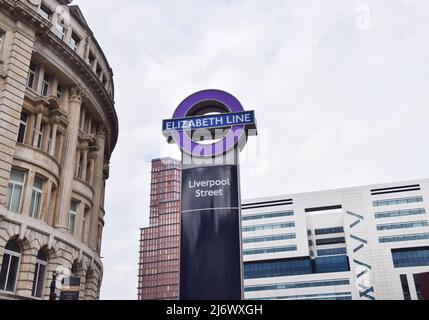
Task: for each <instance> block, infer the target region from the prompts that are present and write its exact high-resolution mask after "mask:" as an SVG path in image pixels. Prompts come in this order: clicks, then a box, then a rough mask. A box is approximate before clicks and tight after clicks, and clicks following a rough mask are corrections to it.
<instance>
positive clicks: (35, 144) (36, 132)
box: [33, 106, 44, 148]
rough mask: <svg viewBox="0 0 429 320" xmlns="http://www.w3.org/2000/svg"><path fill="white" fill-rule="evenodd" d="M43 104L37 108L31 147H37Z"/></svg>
mask: <svg viewBox="0 0 429 320" xmlns="http://www.w3.org/2000/svg"><path fill="white" fill-rule="evenodd" d="M43 111H44V110H43V106H39V107H38V108H37V111H36V113H37V118H36V126H35V127H34V136H33V147H35V148H37V145H38V144H39V138H40V137H39V133H40V128H41V127H42V117H43Z"/></svg>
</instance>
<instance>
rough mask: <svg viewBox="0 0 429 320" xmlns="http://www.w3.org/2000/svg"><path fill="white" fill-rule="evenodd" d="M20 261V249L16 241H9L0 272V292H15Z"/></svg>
mask: <svg viewBox="0 0 429 320" xmlns="http://www.w3.org/2000/svg"><path fill="white" fill-rule="evenodd" d="M20 260H21V247H20V246H19V244H18V243H17V242H16V241H14V240H12V241H9V242H8V243H7V244H6V247H5V251H4V256H3V263H2V266H1V271H0V290H3V291H9V292H15V286H16V279H17V276H18V268H19V263H20Z"/></svg>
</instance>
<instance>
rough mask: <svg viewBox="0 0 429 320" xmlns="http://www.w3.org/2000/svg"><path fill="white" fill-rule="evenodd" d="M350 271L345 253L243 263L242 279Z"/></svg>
mask: <svg viewBox="0 0 429 320" xmlns="http://www.w3.org/2000/svg"><path fill="white" fill-rule="evenodd" d="M344 271H350V265H349V259H348V257H347V256H346V255H342V256H331V257H323V258H316V259H315V260H314V259H310V258H309V257H305V258H293V259H281V260H280V259H279V260H270V261H261V262H247V263H245V264H244V279H258V278H271V277H287V276H294V275H303V274H314V273H330V272H344Z"/></svg>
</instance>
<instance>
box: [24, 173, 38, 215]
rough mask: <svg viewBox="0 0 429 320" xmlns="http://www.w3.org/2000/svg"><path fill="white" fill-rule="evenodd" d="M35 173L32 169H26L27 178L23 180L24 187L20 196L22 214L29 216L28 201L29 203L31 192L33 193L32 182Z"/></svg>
mask: <svg viewBox="0 0 429 320" xmlns="http://www.w3.org/2000/svg"><path fill="white" fill-rule="evenodd" d="M35 177H36V173H35V172H34V171H31V170H30V171H28V175H27V180H26V182H25V188H24V193H23V198H22V204H23V205H22V214H23V215H26V216H29V215H30V203H31V194H32V193H33V184H34V178H35Z"/></svg>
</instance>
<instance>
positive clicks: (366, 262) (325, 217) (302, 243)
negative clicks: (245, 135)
mask: <svg viewBox="0 0 429 320" xmlns="http://www.w3.org/2000/svg"><path fill="white" fill-rule="evenodd" d="M428 201H429V179H425V180H417V181H407V182H401V183H388V184H383V185H373V186H364V187H354V188H347V189H339V190H330V191H320V192H310V193H301V194H294V195H286V196H279V197H269V198H259V199H252V200H248V201H244V203H243V206H242V215H243V222H242V238H243V260H244V287H245V289H244V290H245V299H252V300H253V299H255V300H278V299H280V300H309V299H312V300H423V299H427V290H428V284H429V223H428V217H429V215H428V212H429V207H428Z"/></svg>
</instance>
